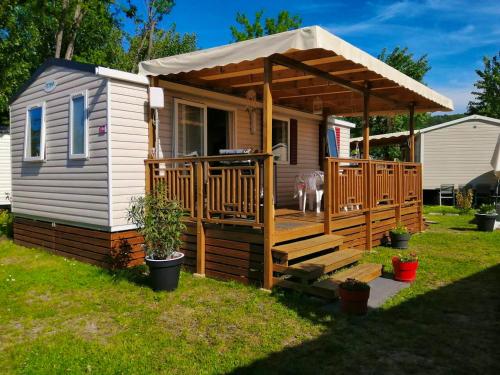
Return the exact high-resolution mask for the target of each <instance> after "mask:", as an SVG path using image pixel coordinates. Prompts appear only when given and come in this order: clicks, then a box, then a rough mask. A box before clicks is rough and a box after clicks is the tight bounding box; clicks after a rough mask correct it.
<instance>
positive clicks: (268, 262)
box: [262, 58, 274, 289]
mask: <svg viewBox="0 0 500 375" xmlns="http://www.w3.org/2000/svg"><path fill="white" fill-rule="evenodd" d="M272 81H273V63H272V62H271V61H270V60H269V59H267V58H266V59H265V60H264V87H263V94H264V98H263V119H264V126H263V129H262V136H263V146H264V147H263V152H264V153H266V154H269V155H272V153H273V146H272V131H273V97H272V94H271V85H272ZM273 164H274V160H273V157H271V156H268V157H267V158H266V159H265V160H264V289H271V288H272V287H273V254H272V247H273V245H274V239H273V238H274V196H273V195H274V183H273V172H274V165H273Z"/></svg>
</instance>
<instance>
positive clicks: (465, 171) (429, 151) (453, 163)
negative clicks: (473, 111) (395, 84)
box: [351, 115, 500, 201]
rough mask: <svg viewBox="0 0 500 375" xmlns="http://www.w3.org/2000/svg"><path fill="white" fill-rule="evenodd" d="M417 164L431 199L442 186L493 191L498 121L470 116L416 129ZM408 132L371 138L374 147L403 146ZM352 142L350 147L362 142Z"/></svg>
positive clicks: (356, 139)
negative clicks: (492, 162)
mask: <svg viewBox="0 0 500 375" xmlns="http://www.w3.org/2000/svg"><path fill="white" fill-rule="evenodd" d="M415 133H416V137H415V146H416V147H415V156H416V161H417V162H420V163H422V165H423V188H424V190H425V191H426V194H427V195H428V196H429V199H430V200H434V201H435V200H436V195H437V192H438V190H439V188H440V186H441V185H445V184H453V185H455V188H458V187H460V186H470V187H472V188H477V187H478V186H483V187H488V186H489V190H493V189H494V188H495V186H496V181H497V180H496V177H495V175H494V174H493V172H492V169H491V165H490V160H491V156H492V155H493V151H494V150H495V145H496V142H497V139H498V135H499V134H500V120H499V119H494V118H491V117H485V116H480V115H472V116H467V117H463V118H460V119H457V120H453V121H449V122H445V123H442V124H438V125H434V126H430V127H427V128H424V129H421V130H417V131H416V132H415ZM407 136H408V132H398V133H388V134H381V135H375V136H371V137H370V141H371V143H372V145H373V144H379V145H388V144H401V143H403V144H405V143H406V137H407ZM362 141H363V140H362V138H353V139H351V145H353V144H355V143H356V142H358V143H359V142H361V143H362ZM486 190H488V189H486Z"/></svg>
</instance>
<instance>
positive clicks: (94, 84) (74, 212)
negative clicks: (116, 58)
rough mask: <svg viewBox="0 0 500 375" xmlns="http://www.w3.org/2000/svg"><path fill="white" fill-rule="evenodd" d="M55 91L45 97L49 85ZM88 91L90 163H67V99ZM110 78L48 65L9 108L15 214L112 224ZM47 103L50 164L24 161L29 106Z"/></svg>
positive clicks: (46, 122)
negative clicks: (103, 129)
mask: <svg viewBox="0 0 500 375" xmlns="http://www.w3.org/2000/svg"><path fill="white" fill-rule="evenodd" d="M50 80H55V81H56V83H57V87H56V88H55V89H54V91H52V92H50V93H46V92H45V91H44V90H43V87H44V84H45V82H47V81H50ZM83 90H88V106H89V112H88V116H89V159H88V160H69V159H68V141H69V140H68V127H69V97H70V95H71V94H73V93H78V92H82V91H83ZM106 97H107V94H106V80H104V79H102V78H99V77H97V76H95V75H94V74H91V73H88V72H82V71H77V70H72V69H69V68H63V67H57V66H53V67H49V68H47V70H46V71H45V72H43V73H42V74H41V75H40V76H39V77H38V78H37V79H36V80H35V82H33V83H32V84H31V85H30V86H29V87H28V88H27V89H26V91H24V92H23V94H22V95H21V96H20V97H19V98H17V99H16V100H15V101H14V103H12V104H11V137H12V190H13V201H12V210H13V212H15V213H16V214H24V215H30V216H35V217H39V218H45V219H48V220H51V221H56V222H70V223H75V224H81V225H86V226H89V227H96V226H107V225H108V207H109V206H108V171H107V162H108V157H107V156H108V155H107V141H106V138H107V137H106V135H100V134H99V126H102V125H106V123H107V119H106V116H107V109H106ZM41 101H45V103H46V113H45V124H46V161H44V162H25V161H23V153H24V130H25V124H26V107H27V106H28V105H32V104H36V103H39V102H41Z"/></svg>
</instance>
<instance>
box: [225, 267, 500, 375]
mask: <svg viewBox="0 0 500 375" xmlns="http://www.w3.org/2000/svg"><path fill="white" fill-rule="evenodd" d="M499 285H500V265H497V266H494V267H491V268H489V269H487V270H485V271H482V272H479V273H477V274H474V275H472V276H470V277H467V278H464V279H461V280H459V281H456V282H454V283H452V284H450V285H447V286H444V287H441V288H439V289H436V290H433V291H430V292H427V293H425V294H423V295H420V296H417V297H414V298H412V299H410V300H408V301H405V302H404V303H401V304H400V305H397V306H395V307H392V308H389V309H386V310H375V311H373V312H371V313H370V314H369V315H368V316H366V317H347V316H343V315H337V316H336V317H335V320H334V321H333V322H331V323H327V330H326V332H325V333H324V334H323V335H322V336H320V337H319V338H317V339H314V340H311V341H308V342H305V343H302V344H300V345H298V346H293V347H289V348H286V349H284V350H283V351H281V352H278V353H274V354H271V355H270V356H268V357H266V358H264V359H261V360H258V361H256V362H253V363H252V364H250V365H248V366H246V367H241V368H239V369H236V370H235V371H233V372H232V373H233V374H275V373H280V374H281V373H285V374H287V373H288V374H311V373H315V374H344V373H350V374H359V373H369V374H371V373H376V374H391V373H406V372H407V373H432V374H435V373H446V374H468V373H475V374H477V373H483V374H492V373H497V374H498V373H500V362H499V361H498V359H499V357H500V351H499V349H498V338H499V337H500V293H498V286H499ZM280 297H281V296H280V295H277V298H278V299H279V300H280V301H281V302H282V303H283V304H285V305H286V306H288V307H289V308H292V309H294V310H295V311H297V312H298V313H299V314H300V315H301V316H302V317H304V318H306V319H311V320H312V321H314V322H316V321H318V320H321V319H322V315H321V314H319V315H318V310H317V306H314V304H312V303H306V304H304V303H303V302H304V300H303V299H302V298H299V297H297V298H294V297H293V295H292V298H290V295H288V294H283V295H282V298H280Z"/></svg>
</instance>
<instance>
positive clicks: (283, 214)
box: [274, 208, 324, 242]
mask: <svg viewBox="0 0 500 375" xmlns="http://www.w3.org/2000/svg"><path fill="white" fill-rule="evenodd" d="M274 217H275V218H274V223H275V234H274V235H275V239H276V242H283V241H290V240H294V239H297V238H302V237H307V236H314V235H317V234H321V233H323V232H324V220H323V217H324V216H323V212H320V213H319V214H318V213H316V212H307V211H306V212H305V213H302V211H297V210H291V209H287V208H285V209H277V210H276V211H275V215H274Z"/></svg>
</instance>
